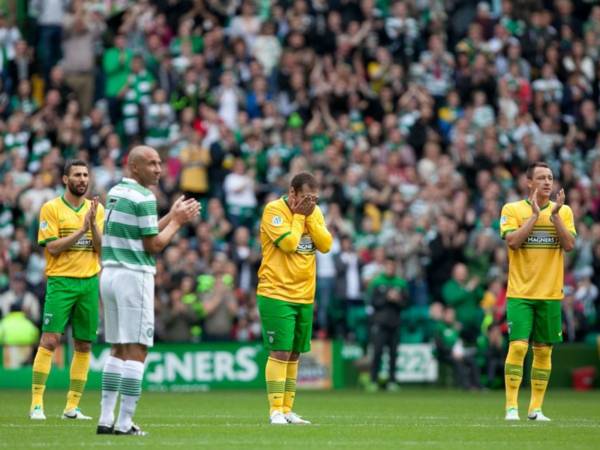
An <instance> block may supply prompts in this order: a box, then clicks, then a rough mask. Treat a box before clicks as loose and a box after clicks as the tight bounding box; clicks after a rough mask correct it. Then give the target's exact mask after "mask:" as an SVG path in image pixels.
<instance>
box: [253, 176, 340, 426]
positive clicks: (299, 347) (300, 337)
mask: <svg viewBox="0 0 600 450" xmlns="http://www.w3.org/2000/svg"><path fill="white" fill-rule="evenodd" d="M318 199H319V196H318V184H317V181H316V180H315V178H314V177H313V176H312V175H311V174H309V173H306V172H303V173H299V174H297V175H295V176H294V177H293V178H292V181H291V183H290V187H289V191H288V195H287V196H283V197H281V198H280V199H278V200H275V201H272V202H270V203H269V204H267V206H266V207H265V210H264V213H263V216H262V220H261V224H260V241H261V246H262V256H263V259H262V263H261V266H260V269H259V271H258V288H257V300H258V309H259V312H260V318H261V322H262V329H263V341H264V345H265V347H266V349H267V350H269V358H268V360H267V365H266V368H265V378H266V381H267V395H268V398H269V406H270V412H269V414H270V422H271V423H272V424H274V425H285V424H308V423H310V422H309V421H308V420H305V419H303V418H301V417H300V416H299V415H297V414H296V413H294V412H293V410H292V407H293V405H294V398H295V395H296V378H297V374H298V360H299V358H300V353H306V352H308V351H310V338H311V334H312V322H313V312H314V298H315V284H316V252H317V251H320V252H321V253H327V252H328V251H329V250H330V248H331V243H332V241H333V239H332V237H331V234H330V233H329V231H328V230H327V227H326V226H325V219H324V217H323V213H322V212H321V209H320V208H319V207H318V206H317V201H318Z"/></svg>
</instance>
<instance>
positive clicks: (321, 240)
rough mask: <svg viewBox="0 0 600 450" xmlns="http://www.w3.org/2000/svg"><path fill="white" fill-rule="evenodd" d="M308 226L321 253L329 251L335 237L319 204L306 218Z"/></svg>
mask: <svg viewBox="0 0 600 450" xmlns="http://www.w3.org/2000/svg"><path fill="white" fill-rule="evenodd" d="M306 228H307V229H308V232H309V234H310V237H311V238H312V240H313V242H314V244H315V247H316V248H317V250H319V251H320V252H321V253H327V252H328V251H329V250H331V244H332V243H333V237H332V236H331V233H330V232H329V230H328V229H327V226H326V225H325V217H323V212H322V211H321V208H319V207H318V206H316V207H315V209H314V211H313V213H312V214H311V215H310V216H308V217H307V218H306Z"/></svg>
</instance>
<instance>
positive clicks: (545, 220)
mask: <svg viewBox="0 0 600 450" xmlns="http://www.w3.org/2000/svg"><path fill="white" fill-rule="evenodd" d="M527 181H528V187H529V192H530V195H529V198H528V199H527V200H521V201H518V202H512V203H507V204H506V205H504V207H503V208H502V213H501V218H500V231H501V235H502V238H503V239H505V240H506V243H507V245H508V259H509V267H508V289H507V294H506V295H507V307H506V318H507V322H508V332H509V340H510V345H509V349H508V355H507V356H506V363H505V385H506V415H505V418H506V420H519V410H518V404H517V398H518V394H519V386H520V384H521V380H522V378H523V361H524V359H525V356H526V354H527V350H528V347H529V341H530V340H531V343H532V349H533V362H532V367H531V400H530V403H529V410H528V415H527V416H528V418H529V419H530V420H536V421H548V420H550V419H548V417H547V416H545V415H544V413H543V412H542V404H543V401H544V395H545V393H546V388H547V386H548V381H549V380H550V372H551V354H552V346H553V344H555V343H558V342H561V341H562V318H561V302H560V301H561V300H562V298H563V287H564V273H563V271H564V269H563V268H564V252H565V251H571V250H572V249H573V248H574V247H575V236H576V231H575V225H574V221H573V212H572V211H571V208H569V207H568V206H567V205H565V204H564V202H565V193H564V190H563V189H560V190H559V192H558V193H557V195H556V199H555V201H552V200H550V197H551V195H552V191H553V188H554V177H553V175H552V171H551V170H550V168H549V167H548V165H547V164H545V163H543V162H537V163H533V164H532V165H530V166H529V168H528V169H527Z"/></svg>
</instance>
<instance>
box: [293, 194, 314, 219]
mask: <svg viewBox="0 0 600 450" xmlns="http://www.w3.org/2000/svg"><path fill="white" fill-rule="evenodd" d="M316 204H317V202H316V197H315V196H312V195H307V196H305V197H303V198H302V199H298V198H297V199H296V203H295V205H294V206H293V207H292V208H290V209H291V210H292V212H293V213H294V214H301V215H303V216H310V215H311V214H312V212H313V211H314V209H315V205H316Z"/></svg>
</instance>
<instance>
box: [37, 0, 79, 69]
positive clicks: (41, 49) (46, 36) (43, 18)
mask: <svg viewBox="0 0 600 450" xmlns="http://www.w3.org/2000/svg"><path fill="white" fill-rule="evenodd" d="M69 3H70V0H30V2H29V12H30V14H31V16H32V17H34V18H35V19H36V21H37V26H38V33H39V35H38V57H39V59H40V63H41V68H42V73H43V75H44V79H45V80H48V78H49V76H50V69H52V67H54V66H55V65H56V63H57V62H58V61H59V60H60V58H61V56H62V52H61V43H62V38H63V21H64V17H65V14H66V12H67V8H68V7H69Z"/></svg>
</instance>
